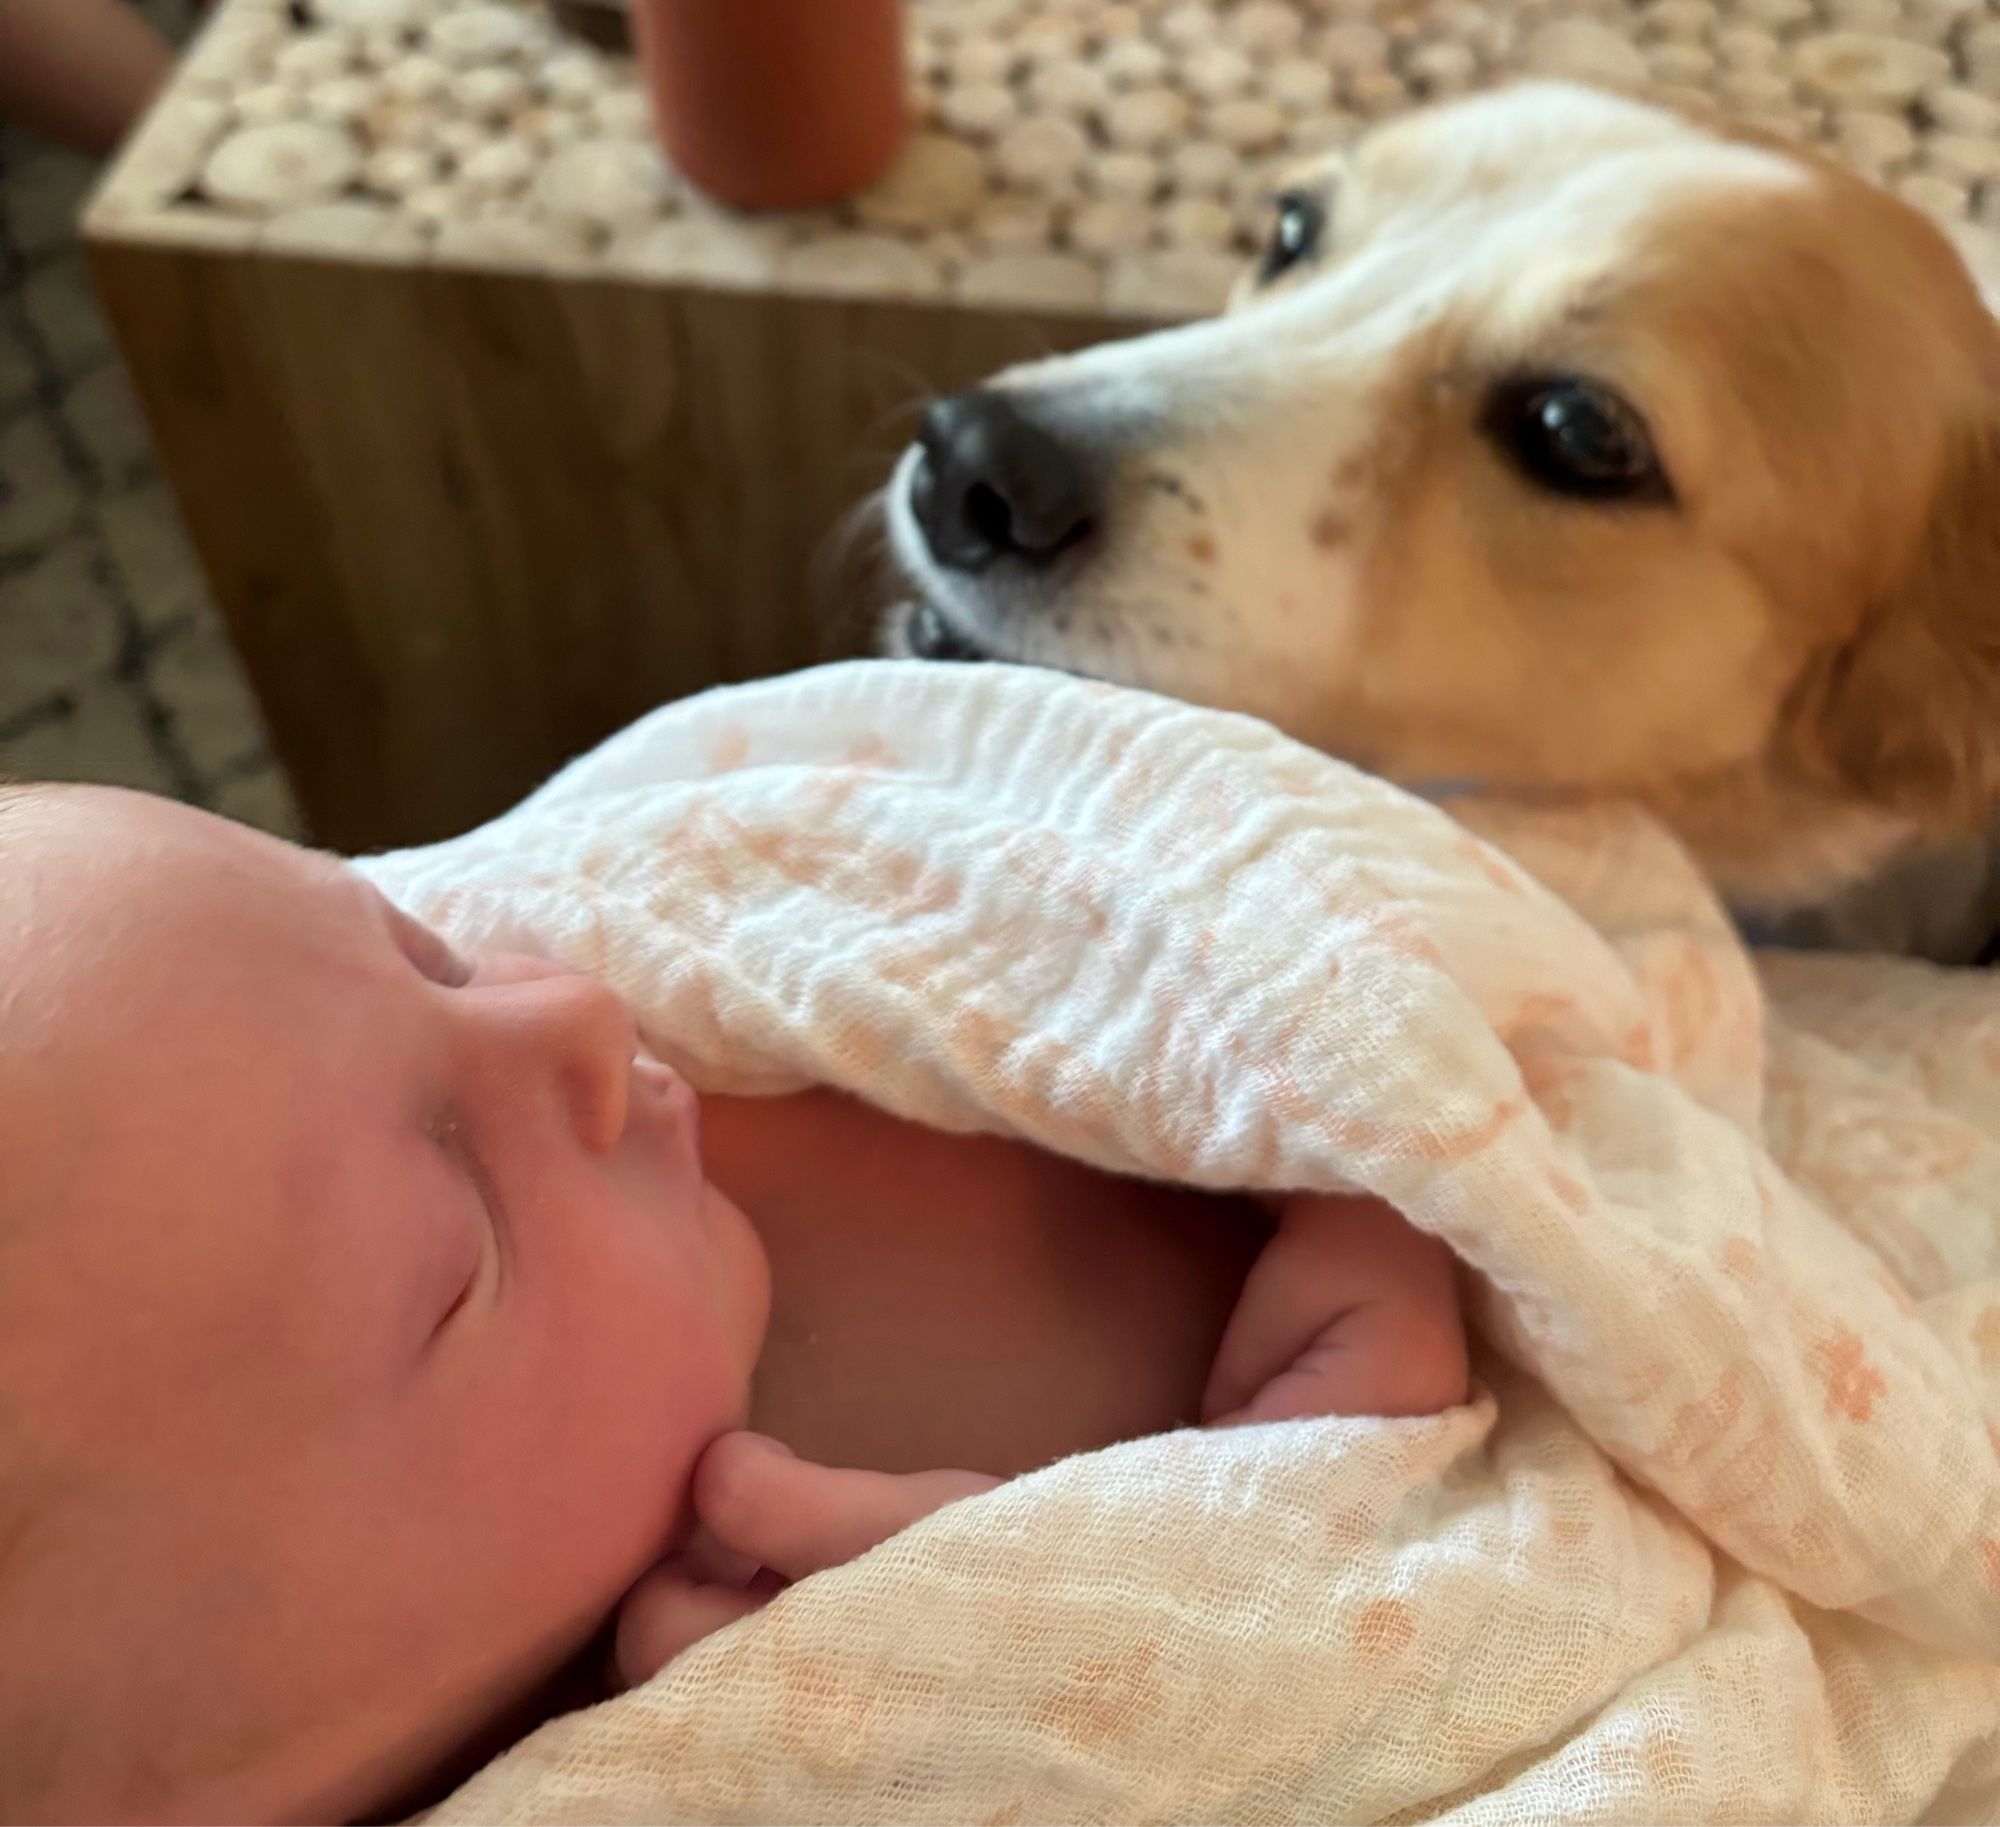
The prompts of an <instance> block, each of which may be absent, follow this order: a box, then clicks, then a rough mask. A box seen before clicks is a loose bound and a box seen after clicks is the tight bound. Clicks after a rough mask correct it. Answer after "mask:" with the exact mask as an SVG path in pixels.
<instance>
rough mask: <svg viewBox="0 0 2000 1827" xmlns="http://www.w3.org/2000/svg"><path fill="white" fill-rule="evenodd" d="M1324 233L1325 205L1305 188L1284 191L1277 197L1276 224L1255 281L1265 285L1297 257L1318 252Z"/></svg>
mask: <svg viewBox="0 0 2000 1827" xmlns="http://www.w3.org/2000/svg"><path fill="white" fill-rule="evenodd" d="M1325 233H1326V205H1325V204H1324V203H1322V202H1321V201H1320V200H1319V198H1318V197H1316V196H1314V195H1313V193H1312V192H1311V191H1309V190H1288V191H1286V192H1285V193H1284V195H1282V196H1281V197H1279V199H1278V221H1277V226H1276V227H1274V228H1273V229H1272V230H1271V239H1270V240H1269V241H1268V242H1267V243H1266V244H1265V247H1264V258H1263V260H1262V262H1261V263H1260V264H1259V265H1258V268H1257V279H1258V283H1259V284H1261V285H1269V284H1270V283H1271V281H1272V280H1274V279H1276V278H1277V277H1278V275H1279V274H1280V273H1284V272H1288V271H1290V269H1291V268H1293V267H1295V266H1297V265H1298V264H1299V262H1300V261H1301V260H1310V259H1311V258H1312V257H1313V255H1315V254H1316V253H1318V252H1319V244H1320V239H1321V237H1322V236H1324V235H1325Z"/></svg>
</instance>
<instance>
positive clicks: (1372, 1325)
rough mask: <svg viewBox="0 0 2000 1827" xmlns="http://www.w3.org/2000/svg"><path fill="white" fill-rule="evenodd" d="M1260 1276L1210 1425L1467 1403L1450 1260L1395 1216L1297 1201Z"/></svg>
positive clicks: (1353, 1201)
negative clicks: (1212, 1423) (1465, 1401)
mask: <svg viewBox="0 0 2000 1827" xmlns="http://www.w3.org/2000/svg"><path fill="white" fill-rule="evenodd" d="M1276 1209H1277V1217H1278V1229H1277V1233H1276V1235H1274V1236H1273V1237H1272V1239H1271V1241H1270V1242H1269V1243H1268V1244H1266V1245H1265V1247H1264V1252H1263V1254H1262V1255H1261V1256H1259V1257H1258V1258H1257V1260H1256V1262H1255V1263H1254V1264H1253V1265H1252V1266H1251V1270H1250V1275H1249V1278H1248V1279H1247V1280H1246V1281H1245V1282H1244V1284H1243V1293H1242V1295H1241V1296H1240V1297H1239V1298H1238V1300H1237V1303H1236V1311H1235V1312H1234V1313H1233V1314H1231V1315H1230V1319H1229V1325H1228V1328H1227V1330H1226V1331H1225V1332H1224V1333H1223V1336H1222V1344H1221V1345H1220V1347H1219V1348H1218V1349H1217V1351H1216V1354H1215V1365H1214V1368H1213V1369H1212V1370H1211V1371H1210V1372H1209V1378H1208V1389H1207V1392H1206V1394H1205V1395H1204V1396H1203V1398H1202V1418H1203V1419H1204V1420H1206V1421H1210V1422H1215V1423H1220V1424H1222V1425H1225V1426H1226V1425H1230V1424H1232V1423H1236V1422H1244V1421H1290V1420H1297V1419H1301V1418H1303V1417H1306V1416H1311V1415H1428V1414H1435V1413H1436V1412H1437V1411H1438V1410H1439V1409H1444V1408H1451V1407H1453V1406H1455V1405H1456V1404H1458V1403H1460V1402H1463V1401H1464V1400H1465V1399H1466V1394H1467V1364H1466V1343H1465V1320H1464V1316H1463V1314H1462V1312H1461V1311H1460V1307H1459V1299H1458V1274H1457V1267H1456V1264H1455V1263H1454V1261H1453V1258H1452V1254H1451V1252H1450V1251H1449V1250H1448V1249H1446V1248H1445V1246H1444V1245H1443V1244H1442V1243H1440V1242H1439V1241H1438V1240H1437V1239H1436V1238H1435V1237H1430V1236H1426V1235H1425V1234H1424V1233H1423V1232H1422V1231H1419V1230H1417V1229H1416V1228H1415V1226H1413V1225H1412V1224H1410V1223H1409V1221H1408V1220H1407V1219H1405V1218H1404V1217H1403V1216H1402V1215H1401V1214H1400V1213H1399V1212H1397V1211H1396V1210H1395V1209H1394V1208H1393V1207H1392V1206H1389V1205H1386V1204H1384V1203H1383V1202H1382V1201H1381V1200H1380V1199H1373V1198H1368V1197H1366V1196H1363V1195H1358V1194H1321V1193H1297V1194H1293V1195H1291V1196H1289V1197H1287V1198H1286V1199H1284V1200H1283V1201H1282V1202H1281V1203H1280V1204H1279V1205H1278V1206H1277V1208H1276Z"/></svg>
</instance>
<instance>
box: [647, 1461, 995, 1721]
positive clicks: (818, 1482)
mask: <svg viewBox="0 0 2000 1827" xmlns="http://www.w3.org/2000/svg"><path fill="white" fill-rule="evenodd" d="M999 1482H1000V1480H999V1479H997V1478H989V1477H987V1476H986V1475H985V1474H984V1473H980V1472H909V1473H903V1474H895V1473H890V1472H855V1471H845V1470H841V1469H838V1468H835V1467H832V1466H824V1465H814V1464H813V1463H812V1462H811V1461H810V1460H806V1459H800V1458H799V1457H797V1456H796V1455H795V1454H794V1453H793V1452H792V1451H791V1449H790V1448H789V1447H785V1446H782V1445H780V1444H779V1443H778V1442H777V1441H776V1440H772V1439H770V1438H768V1437H767V1436H766V1435H763V1434H751V1433H735V1434H724V1435H723V1436H722V1437H721V1439H719V1440H717V1441H716V1442H715V1443H714V1444H713V1445H711V1446H710V1447H709V1448H708V1450H707V1451H706V1452H705V1453H703V1454H702V1456H701V1458H700V1460H699V1461H698V1462H697V1463H696V1465H695V1468H694V1510H695V1516H696V1519H697V1520H698V1521H699V1522H700V1524H701V1528H702V1537H701V1538H700V1539H698V1541H697V1543H696V1545H695V1546H694V1547H692V1548H689V1549H688V1550H686V1551H685V1552H683V1553H680V1554H676V1555H671V1556H669V1557H668V1558H667V1559H666V1560H664V1561H662V1562H661V1563H660V1564H659V1565H658V1566H657V1567H655V1568H654V1569H653V1570H652V1572H650V1573H648V1574H647V1575H646V1577H645V1578H644V1579H642V1580H641V1581H640V1582H639V1584H638V1585H637V1586H635V1587H634V1588H633V1589H632V1591H631V1593H630V1594H629V1595H628V1596H627V1598H626V1600H625V1603H624V1606H623V1608H622V1609H621V1610H620V1612H619V1615H618V1646H617V1652H616V1655H617V1674H618V1679H619V1681H620V1683H621V1684H622V1685H623V1686H626V1687H636V1686H638V1684H639V1683H640V1682H642V1681H646V1680H650V1679H651V1678H652V1677H653V1676H654V1675H655V1674H657V1673H658V1672H659V1671H660V1670H661V1669H662V1668H664V1667H665V1666H666V1664H667V1663H668V1662H670V1661H672V1660H673V1658H674V1657H675V1656H677V1655H679V1654H680V1653H681V1651H682V1650H684V1649H687V1648H689V1647H691V1646H692V1645H693V1644H695V1643H698V1642H700V1640H701V1639H702V1638H703V1637H706V1636H708V1635H710V1634H711V1633H712V1632H715V1631H718V1630H720V1629H722V1628H723V1626H724V1625H727V1624H733V1623H735V1622H736V1620H737V1619H738V1618H745V1617H748V1616H749V1615H750V1613H751V1612H753V1611H756V1610H758V1609H759V1608H760V1607H761V1606H763V1605H764V1604H765V1603H766V1602H768V1601H769V1600H770V1599H771V1597H772V1596H773V1595H774V1594H776V1593H779V1592H782V1591H783V1590H784V1589H785V1587H786V1586H787V1585H788V1584H790V1583H791V1582H792V1581H793V1580H802V1579H804V1578H805V1577H806V1576H807V1575H808V1574H811V1573H819V1572H822V1571H823V1570H824V1569H826V1568H828V1567H838V1566H839V1565H841V1563H842V1562H844V1561H851V1560H854V1559H857V1558H858V1557H859V1556H861V1555H863V1554H866V1553H867V1552H868V1550H869V1549H870V1548H873V1547H875V1546H876V1545H877V1544H879V1543H881V1542H885V1541H887V1540H888V1539H889V1537H890V1536H892V1535H896V1534H899V1533H900V1532H901V1531H903V1530H904V1529H907V1528H908V1527H909V1526H910V1525H911V1524H912V1523H915V1522H921V1521H922V1520H923V1518H925V1517H926V1516H928V1515H930V1513H931V1512H932V1511H933V1510H941V1509H943V1508H944V1506H945V1505H946V1504H948V1503H956V1502H957V1501H958V1500H959V1499H960V1498H961V1497H976V1496H978V1495H979V1493H980V1492H982V1491H990V1490H992V1489H993V1488H994V1486H996V1485H997V1484H998V1483H999Z"/></svg>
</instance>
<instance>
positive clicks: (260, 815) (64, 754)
mask: <svg viewBox="0 0 2000 1827" xmlns="http://www.w3.org/2000/svg"><path fill="white" fill-rule="evenodd" d="M144 10H145V11H146V12H148V13H149V14H150V15H151V16H152V17H153V18H154V20H155V22H156V23H158V24H160V25H161V26H163V27H164V28H166V29H168V30H170V31H173V32H175V33H176V34H178V33H179V32H181V31H182V30H184V29H185V26H186V23H187V8H186V7H185V6H183V5H182V4H180V0H148V4H147V5H146V6H145V8H144ZM94 176H95V172H94V169H93V167H92V165H91V164H90V162H89V161H88V160H85V159H81V158H77V157H74V156H72V155H70V154H68V153H63V152H57V151H54V150H51V149H49V148H48V147H46V146H43V145H41V144H39V143H38V142H35V141H33V140H30V139H29V138H28V137H27V136H26V135H25V134H22V133H19V132H15V131H9V130H8V129H6V128H4V127H0V774H5V775H12V776H17V777H21V778H27V779H63V780H94V781H109V782H113V783H116V784H119V785H123V786H133V787H144V788H147V789H148V790H150V791H152V792H157V793H168V794H172V795H174V796H175V797H176V798H180V799H186V800H190V801H192V802H194V803H195V804H197V805H203V806H208V807H211V808H213V809H214V810H216V811H218V812H224V813H227V814H229V815H230V816H231V817H233V818H240V819H243V820H245V821H247V822H249V823H251V824H255V825H261V826H263V827H265V828H266V829H268V830H275V831H281V832H284V833H286V834H288V835H292V834H295V833H296V831H297V826H298V815H297V813H296V811H295V809H294V807H293V804H292V799H291V795H290V792H289V791H288V789H287V788H286V786H285V782H284V779H283V776H282V775H281V774H280V773H279V772H278V770H277V768H276V767H275V766H274V765H273V763H272V761H271V758H270V753H269V750H268V749H267V747H266V746H265V740H264V732H263V728H262V726H261V724H260V722H259V719H258V716H257V710H256V706H255V705H254V703H253V702H252V701H251V698H250V694H249V691H248V690H247V688H246V687H245V685H244V683H243V678H242V674H241V672H240V671H239V669H238V667H237V664H236V660H235V657H234V655H233V654H232V653H231V651H230V648H229V644H228V641H227V639H226V637H225V636H224V634H223V631H222V625H221V622H220V619H219V618H218V616H217V614H216V611H215V608H214V606H213V604H212V603H211V602H210V601H209V598H208V593H207V589H206V587H205V585H204V584H203V581H202V577H201V572H200V569H199V567H198V566H197V565H196V563H195V560H194V556H193V554H192V553H191V552H190V551H189V549H188V546H187V542H186V538H185V536H184V535H183V533H182V531H181V524H180V519H179V516H178V514H177V513H176V511H175V508H174V504H173V499H172V495H171V493H170V492H169V490H168V488H167V485H166V483H165V481H164V480H163V479H162V477H161V475H160V472H159V469H158V467H157V465H156V464H155V462H154V459H153V453H152V448H151V445H150V442H149V440H148V438H147V434H146V427H145V421H144V419H143V418H142V417H141V415H140V413H139V409H138V405H137V403H136V402H135V401H134V399H133V398H132V393H131V389H130V388H129V386H128V385H127V383H126V380H125V375H124V372H123V370H122V368H121V367H120V366H119V362H118V357H117V354H116V352H115V350H114V348H113V346H112V342H111V337H110V332H109V330H108V329H107V328H106V326H105V323H104V320H103V317H102V316H101V314H100V313H99V311H98V309H97V304H96V301H95V299H94V298H93V297H92V295H91V291H90V283H89V279H88V276H87V274H86V272H85V269H84V263H83V259H82V255H81V253H80V251H79V249H78V245H77V238H76V230H75V223H76V215H77V211H78V208H79V207H80V205H81V203H82V201H83V199H84V196H85V194H86V193H87V191H88V189H89V187H90V185H91V183H92V181H93V179H94Z"/></svg>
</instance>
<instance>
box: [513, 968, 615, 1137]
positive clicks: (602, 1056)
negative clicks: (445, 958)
mask: <svg viewBox="0 0 2000 1827" xmlns="http://www.w3.org/2000/svg"><path fill="white" fill-rule="evenodd" d="M480 974H481V975H482V976H484V977H485V978H486V980H487V981H488V982H489V983H494V984H505V985H508V986H510V988H509V990H508V992H507V993H508V994H509V995H510V996H511V997H515V998H519V999H520V1007H521V1012H522V1014H523V1015H524V1016H525V1017H526V1018H527V1020H528V1022H529V1024H530V1026H531V1028H532V1031H533V1034H534V1036H535V1041H536V1045H537V1051H538V1052H541V1053H542V1054H543V1056H544V1057H545V1058H546V1060H547V1061H548V1062H549V1064H550V1065H551V1066H552V1067H553V1068H554V1070H555V1072H556V1074H557V1075H558V1076H559V1077H560V1079H561V1081H562V1088H563V1092H564V1095H565V1097H566V1098H567V1100H568V1104H569V1113H570V1121H571V1123H572V1125H573V1126H574V1128H575V1130H576V1136H577V1140H578V1141H580V1142H581V1143H582V1144H583V1145H584V1147H585V1148H587V1149H589V1150H591V1151H592V1152H593V1153H600V1154H601V1153H603V1152H604V1151H605V1150H607V1149H609V1148H611V1147H613V1146H614V1145H615V1144H616V1143H617V1141H618V1138H619V1137H620V1136H621V1135H623V1134H624V1133H625V1120H626V1113H627V1104H628V1100H629V1098H630V1096H631V1089H632V1059H633V1056H634V1054H636V1053H637V1052H638V1049H639V1029H638V1024H637V1022H635V1021H634V1019H633V1016H632V1009H631V1005H630V1004H628V1003H627V1002H626V1000H625V998H624V997H622V996H620V995H619V994H618V992H617V991H616V990H614V989H611V988H610V987H609V986H608V985H606V984H603V983H600V982H599V981H598V980H597V979H596V978H595V977H587V976H585V975H583V974H582V973H581V972H579V971H570V970H565V969H563V968H562V967H561V966H560V965H552V964H547V963H544V962H543V961H542V960H540V959H536V958H513V957H510V958H503V959H498V960H482V961H481V972H480Z"/></svg>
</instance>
